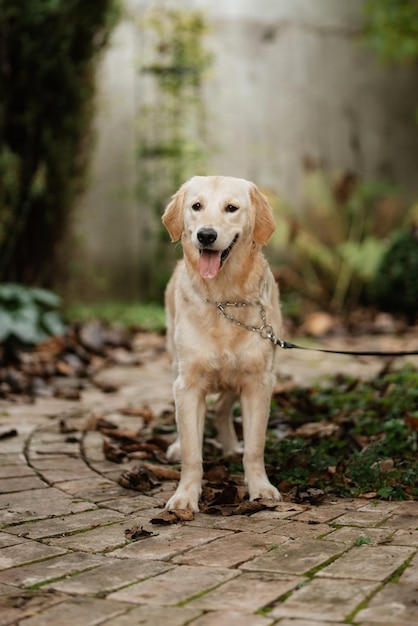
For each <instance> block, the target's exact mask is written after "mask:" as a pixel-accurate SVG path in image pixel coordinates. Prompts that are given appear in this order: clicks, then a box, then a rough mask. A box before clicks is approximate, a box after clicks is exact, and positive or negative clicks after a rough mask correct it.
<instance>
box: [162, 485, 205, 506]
mask: <svg viewBox="0 0 418 626" xmlns="http://www.w3.org/2000/svg"><path fill="white" fill-rule="evenodd" d="M200 493H201V489H200V487H197V488H196V487H193V486H190V487H181V486H180V485H179V487H178V488H177V490H176V492H175V494H174V495H173V496H171V498H170V499H169V501H168V502H167V504H166V505H165V508H166V509H167V510H168V511H173V510H174V509H190V510H191V511H194V512H195V513H198V512H199V498H200Z"/></svg>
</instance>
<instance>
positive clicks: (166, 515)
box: [151, 509, 194, 526]
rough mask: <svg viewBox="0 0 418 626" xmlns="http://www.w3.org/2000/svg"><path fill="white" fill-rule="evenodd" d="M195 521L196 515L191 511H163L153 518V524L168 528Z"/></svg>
mask: <svg viewBox="0 0 418 626" xmlns="http://www.w3.org/2000/svg"><path fill="white" fill-rule="evenodd" d="M192 520H194V513H193V511H190V510H189V509H174V510H172V511H163V512H162V513H160V514H159V515H156V516H155V517H153V518H152V520H151V524H157V525H161V526H168V525H169V524H178V523H179V522H191V521H192Z"/></svg>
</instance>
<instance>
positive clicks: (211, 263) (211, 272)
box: [199, 250, 221, 279]
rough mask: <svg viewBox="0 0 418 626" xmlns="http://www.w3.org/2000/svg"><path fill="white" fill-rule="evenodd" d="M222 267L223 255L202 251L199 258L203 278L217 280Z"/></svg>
mask: <svg viewBox="0 0 418 626" xmlns="http://www.w3.org/2000/svg"><path fill="white" fill-rule="evenodd" d="M220 266H221V253H220V252H215V251H212V250H202V252H201V253H200V258H199V272H200V275H201V277H202V278H206V279H210V278H215V276H216V275H217V273H218V271H219V268H220Z"/></svg>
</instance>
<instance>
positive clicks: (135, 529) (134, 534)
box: [125, 524, 155, 541]
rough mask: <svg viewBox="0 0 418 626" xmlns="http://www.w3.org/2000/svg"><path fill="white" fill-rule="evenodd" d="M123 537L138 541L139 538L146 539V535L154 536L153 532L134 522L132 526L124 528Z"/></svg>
mask: <svg viewBox="0 0 418 626" xmlns="http://www.w3.org/2000/svg"><path fill="white" fill-rule="evenodd" d="M125 537H126V539H128V540H129V541H138V540H139V539H148V537H155V533H153V532H151V531H150V530H146V529H145V528H144V527H143V526H139V525H137V524H135V525H134V526H132V528H126V530H125Z"/></svg>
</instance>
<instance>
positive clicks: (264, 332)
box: [208, 300, 286, 348]
mask: <svg viewBox="0 0 418 626" xmlns="http://www.w3.org/2000/svg"><path fill="white" fill-rule="evenodd" d="M208 302H209V300H208ZM211 304H216V306H217V307H218V310H219V311H220V312H221V313H222V315H223V316H224V318H225V319H227V320H229V321H230V322H232V323H233V324H235V326H241V328H246V329H247V330H250V331H251V332H253V333H259V334H260V335H261V337H263V339H270V341H271V342H272V343H274V344H275V345H276V346H277V345H278V346H280V347H281V348H284V347H286V345H285V344H286V342H285V341H283V339H278V338H277V337H276V336H275V335H274V333H273V327H272V326H271V325H270V324H267V317H266V311H265V309H264V307H263V305H262V304H261V302H260V301H258V302H256V304H257V305H258V307H259V309H260V317H261V321H262V322H263V323H262V325H261V326H252V325H251V324H246V323H245V322H240V320H237V319H236V317H233V316H232V315H229V314H228V313H227V312H226V310H225V308H226V307H229V306H230V307H236V308H244V307H247V306H252V305H251V304H247V303H246V302H212V303H211Z"/></svg>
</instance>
